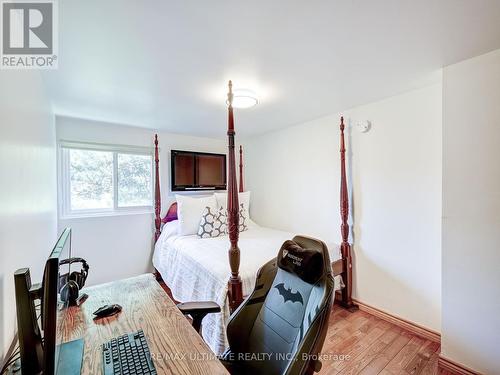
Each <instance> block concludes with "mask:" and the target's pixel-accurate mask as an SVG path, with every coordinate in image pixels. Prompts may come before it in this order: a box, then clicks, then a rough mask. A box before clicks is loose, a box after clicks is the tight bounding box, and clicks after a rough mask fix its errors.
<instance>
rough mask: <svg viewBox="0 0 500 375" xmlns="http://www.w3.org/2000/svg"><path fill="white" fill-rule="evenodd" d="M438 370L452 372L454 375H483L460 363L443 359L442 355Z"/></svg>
mask: <svg viewBox="0 0 500 375" xmlns="http://www.w3.org/2000/svg"><path fill="white" fill-rule="evenodd" d="M438 368H439V370H445V371H448V372H451V373H452V374H453V375H481V373H479V372H477V371H474V370H471V369H470V368H467V367H465V366H464V365H461V364H460V363H457V362H454V361H452V360H451V359H448V358H446V357H443V355H442V354H440V355H439V360H438Z"/></svg>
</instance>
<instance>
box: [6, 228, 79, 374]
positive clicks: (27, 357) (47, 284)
mask: <svg viewBox="0 0 500 375" xmlns="http://www.w3.org/2000/svg"><path fill="white" fill-rule="evenodd" d="M70 258H71V228H66V229H65V230H64V231H63V232H62V234H61V236H60V237H59V239H58V241H57V243H56V244H55V246H54V248H53V249H52V251H51V253H50V255H49V257H48V258H47V260H46V262H45V269H44V273H43V279H42V283H41V284H33V285H32V284H31V277H30V271H29V269H28V268H22V269H19V270H17V271H16V273H15V274H14V282H15V290H16V308H17V322H18V336H19V349H20V355H21V369H22V373H23V374H38V373H40V372H43V374H47V375H49V374H50V375H51V374H57V373H61V374H62V373H63V372H61V371H59V368H60V363H61V348H62V345H61V340H60V337H59V338H58V335H57V333H58V332H59V330H58V327H59V325H60V324H62V322H61V320H60V315H61V314H58V312H59V311H61V310H62V309H64V308H67V307H68V302H67V301H66V302H64V301H62V300H61V298H60V290H61V287H63V285H60V279H61V275H64V274H66V273H68V274H69V272H70V267H71V262H68V263H67V264H64V265H60V262H61V261H62V260H64V259H70ZM36 301H40V304H39V306H40V310H41V311H40V314H39V315H38V316H37V310H36V307H35V306H36V305H35V302H36ZM39 318H40V324H39V323H38V320H39Z"/></svg>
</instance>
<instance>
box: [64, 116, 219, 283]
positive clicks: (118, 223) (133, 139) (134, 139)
mask: <svg viewBox="0 0 500 375" xmlns="http://www.w3.org/2000/svg"><path fill="white" fill-rule="evenodd" d="M56 127H57V139H58V140H72V141H82V142H97V143H107V144H121V145H132V146H148V147H153V138H154V134H155V131H154V130H148V129H143V128H137V127H130V126H123V125H116V124H109V123H102V122H94V121H89V120H83V119H75V118H68V117H59V116H57V117H56ZM158 138H159V146H160V178H161V182H160V184H161V194H162V211H163V212H166V210H167V209H168V207H169V204H170V203H171V202H172V201H173V200H174V195H173V194H172V193H171V192H170V150H171V149H181V150H194V151H206V152H219V153H225V152H226V141H225V133H224V132H222V134H221V137H220V139H211V138H201V137H192V136H185V135H179V134H172V133H165V132H159V133H158ZM153 220H154V214H153V213H147V214H144V213H142V214H124V215H117V216H101V217H86V218H73V219H64V218H59V221H58V227H59V230H62V229H63V228H64V227H67V226H69V227H72V228H73V253H74V255H75V256H80V257H83V258H85V259H86V260H87V261H88V262H89V264H90V271H89V278H88V281H87V284H88V285H91V284H97V283H102V282H107V281H111V280H117V279H121V278H124V277H131V276H135V275H139V274H142V273H145V272H150V271H152V264H151V257H152V249H153V242H152V241H153V234H154V223H153Z"/></svg>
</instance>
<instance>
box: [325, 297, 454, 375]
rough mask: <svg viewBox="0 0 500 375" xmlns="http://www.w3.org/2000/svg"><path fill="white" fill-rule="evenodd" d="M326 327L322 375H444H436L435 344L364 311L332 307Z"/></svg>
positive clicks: (436, 347)
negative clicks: (352, 311) (349, 310)
mask: <svg viewBox="0 0 500 375" xmlns="http://www.w3.org/2000/svg"><path fill="white" fill-rule="evenodd" d="M329 325H330V327H329V329H328V333H327V337H326V339H325V344H324V345H323V351H322V353H323V355H324V357H323V359H322V363H323V367H322V369H321V371H320V374H322V375H336V374H342V375H344V374H350V375H353V374H363V375H368V374H370V375H371V374H383V375H389V374H404V375H417V374H426V375H428V374H442V375H445V374H444V373H440V372H438V366H437V362H438V356H439V350H440V347H439V344H437V343H435V342H432V341H429V340H426V339H423V338H421V337H419V336H416V335H414V334H412V333H410V332H408V331H406V330H404V329H402V328H399V327H398V326H396V325H394V324H391V323H388V322H386V321H384V320H381V319H379V318H377V317H375V316H373V315H370V314H368V313H366V312H364V311H356V312H354V313H350V312H348V311H346V310H344V309H342V308H340V307H338V306H334V309H333V311H332V313H331V316H330V323H329Z"/></svg>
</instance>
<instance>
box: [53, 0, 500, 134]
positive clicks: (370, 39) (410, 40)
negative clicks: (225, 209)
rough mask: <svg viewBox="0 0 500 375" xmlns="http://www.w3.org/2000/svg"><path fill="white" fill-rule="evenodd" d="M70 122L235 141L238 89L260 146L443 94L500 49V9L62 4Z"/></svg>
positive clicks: (126, 1)
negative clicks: (392, 103)
mask: <svg viewBox="0 0 500 375" xmlns="http://www.w3.org/2000/svg"><path fill="white" fill-rule="evenodd" d="M59 4H60V5H59V69H58V70H56V71H50V72H46V79H47V83H48V86H49V92H50V95H51V98H52V100H53V105H54V110H55V112H56V113H57V114H61V115H67V116H73V117H83V118H89V119H93V120H101V121H108V122H113V123H123V124H129V125H136V126H142V127H148V128H155V129H164V130H168V131H173V132H178V133H188V134H195V135H202V136H211V137H223V136H224V135H225V131H226V117H227V112H226V107H225V93H226V90H227V86H226V85H227V80H228V79H232V80H233V83H234V86H235V88H238V87H239V88H248V89H252V90H254V91H256V92H257V94H258V95H259V97H260V103H259V104H258V105H257V106H256V107H254V108H251V109H245V110H237V111H236V113H235V116H236V117H235V121H236V131H237V133H238V134H239V135H240V136H249V135H253V134H258V133H263V132H266V131H270V130H273V129H278V128H283V127H286V126H289V125H292V124H297V123H300V122H304V121H307V120H311V119H314V118H318V117H321V116H323V115H326V114H330V113H335V112H338V111H341V110H345V109H348V108H350V107H353V106H356V105H360V104H365V103H368V102H371V101H374V100H377V99H381V98H384V97H387V96H391V95H395V94H397V93H400V92H403V91H407V90H410V89H413V88H417V87H421V86H424V85H426V84H429V83H431V82H433V81H435V80H436V77H439V75H438V74H436V71H437V70H439V68H441V67H442V66H445V65H449V64H452V63H454V62H457V61H460V60H463V59H466V58H469V57H472V56H476V55H479V54H482V53H485V52H488V51H491V50H493V49H497V48H500V1H499V0H439V1H438V0H379V1H373V0H334V1H327V0H324V1H306V0H301V1H292V0H273V1H270V0H267V1H236V0H232V1H230V0H226V1H223V0H210V1H203V0H199V1H186V0H183V1H172V0H141V1H138V0H85V1H82V0H62V1H60V2H59Z"/></svg>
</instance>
